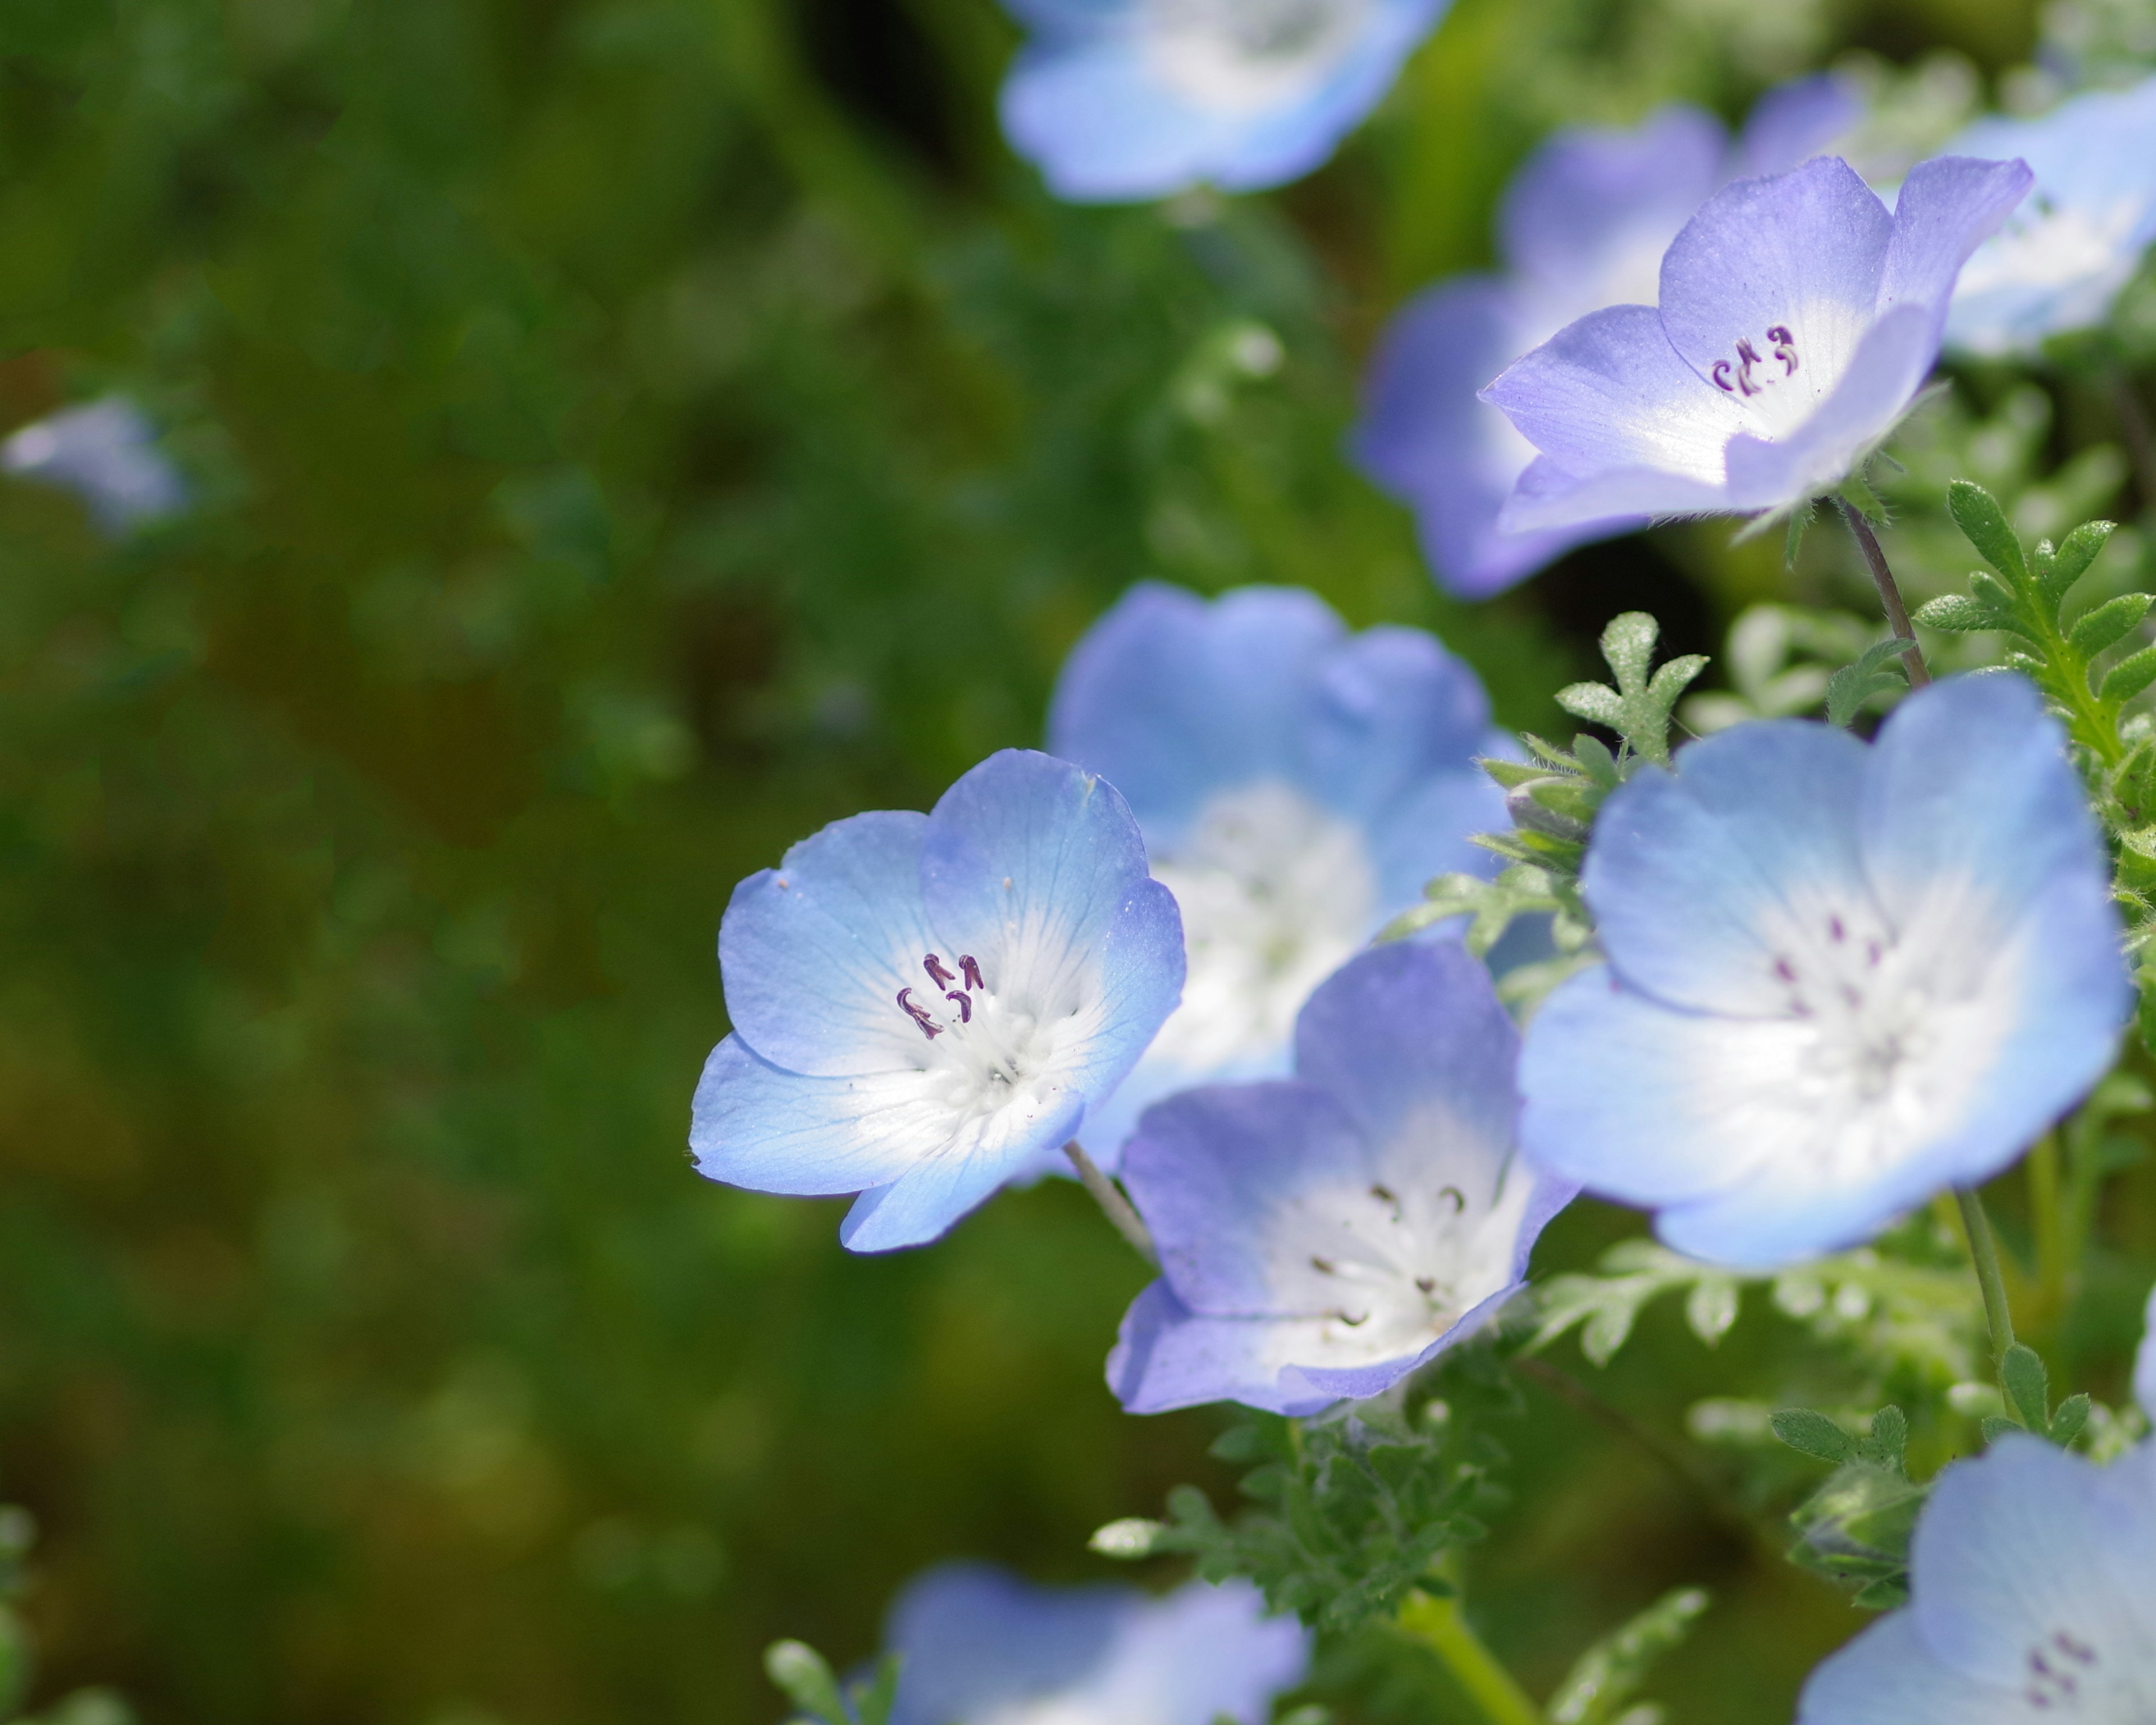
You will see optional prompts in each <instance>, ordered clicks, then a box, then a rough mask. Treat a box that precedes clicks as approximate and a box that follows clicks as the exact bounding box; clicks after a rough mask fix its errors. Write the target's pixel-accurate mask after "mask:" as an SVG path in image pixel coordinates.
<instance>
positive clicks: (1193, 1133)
mask: <svg viewBox="0 0 2156 1725" xmlns="http://www.w3.org/2000/svg"><path fill="white" fill-rule="evenodd" d="M1368 1158H1369V1147H1368V1146H1367V1145H1365V1144H1364V1143H1363V1141H1362V1140H1361V1139H1360V1138H1359V1137H1358V1136H1357V1134H1356V1132H1355V1128H1354V1125H1353V1122H1352V1121H1350V1119H1349V1118H1348V1117H1347V1114H1346V1113H1345V1112H1344V1111H1342V1106H1341V1105H1340V1103H1339V1102H1338V1101H1337V1100H1336V1099H1335V1098H1334V1097H1333V1096H1331V1095H1329V1094H1328V1093H1327V1091H1323V1090H1321V1089H1319V1088H1318V1087H1317V1086H1316V1085H1312V1084H1306V1083H1301V1082H1297V1081H1293V1080H1276V1081H1272V1082H1270V1083H1260V1084H1239V1085H1217V1086H1209V1087H1207V1088H1205V1089H1203V1090H1193V1091H1184V1092H1183V1094H1182V1095H1180V1096H1172V1097H1170V1098H1169V1099H1168V1101H1164V1102H1161V1103H1159V1104H1158V1105H1156V1106H1153V1107H1152V1108H1149V1109H1147V1111H1146V1114H1145V1117H1144V1118H1143V1119H1142V1120H1141V1121H1140V1122H1139V1123H1138V1129H1137V1134H1136V1135H1135V1136H1134V1137H1132V1139H1131V1140H1130V1142H1128V1143H1127V1144H1126V1145H1125V1146H1124V1147H1123V1163H1122V1178H1123V1183H1124V1185H1125V1186H1126V1187H1127V1189H1128V1190H1129V1192H1130V1194H1131V1200H1132V1203H1134V1204H1136V1205H1137V1209H1138V1213H1139V1214H1141V1215H1142V1216H1143V1217H1144V1218H1145V1221H1146V1226H1147V1228H1148V1229H1150V1230H1152V1237H1153V1244H1154V1245H1155V1246H1156V1247H1158V1249H1159V1252H1160V1265H1161V1273H1162V1275H1163V1277H1164V1278H1165V1279H1166V1280H1167V1281H1168V1284H1169V1286H1171V1287H1172V1288H1173V1290H1174V1291H1175V1294H1176V1296H1177V1297H1178V1299H1179V1300H1181V1301H1183V1303H1184V1304H1186V1305H1188V1307H1191V1308H1192V1309H1193V1311H1197V1312H1204V1313H1207V1314H1209V1315H1211V1316H1214V1317H1224V1316H1239V1315H1253V1314H1255V1315H1260V1316H1262V1315H1265V1314H1269V1313H1271V1312H1276V1311H1277V1310H1279V1309H1280V1307H1281V1275H1282V1273H1283V1272H1282V1266H1280V1265H1277V1264H1276V1263H1275V1262H1273V1260H1272V1259H1271V1257H1270V1255H1269V1250H1268V1248H1269V1247H1270V1245H1271V1240H1270V1234H1271V1232H1272V1230H1271V1225H1270V1224H1271V1223H1272V1219H1273V1218H1274V1216H1275V1214H1276V1211H1277V1210H1278V1209H1280V1208H1281V1207H1282V1206H1283V1205H1286V1204H1292V1203H1293V1202H1294V1201H1295V1199H1296V1197H1297V1196H1298V1195H1299V1194H1301V1192H1302V1191H1304V1190H1305V1189H1308V1188H1312V1187H1318V1186H1327V1185H1354V1186H1359V1185H1360V1184H1362V1183H1365V1182H1366V1180H1367V1178H1368V1176H1367V1174H1366V1173H1365V1172H1364V1171H1365V1169H1366V1168H1367V1167H1368ZM1288 1268H1290V1269H1291V1270H1292V1269H1300V1268H1301V1266H1288Z"/></svg>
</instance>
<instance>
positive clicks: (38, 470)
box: [0, 395, 187, 538]
mask: <svg viewBox="0 0 2156 1725" xmlns="http://www.w3.org/2000/svg"><path fill="white" fill-rule="evenodd" d="M0 468H5V469H6V470H7V471H8V472H9V473H12V474H14V475H18V476H19V477H21V478H23V479H28V480H38V481H40V482H41V483H44V484H46V485H59V486H62V487H64V489H66V490H70V491H73V492H74V494H75V495H77V496H78V497H80V498H81V499H82V501H83V502H84V503H85V505H87V506H89V509H90V516H91V518H92V519H93V520H95V521H96V523H97V525H98V526H99V527H100V529H101V530H102V531H104V532H105V533H106V534H108V535H110V536H112V537H114V538H119V537H121V536H124V535H126V534H127V533H129V532H131V531H133V530H134V529H135V528H136V527H138V526H143V525H144V524H146V523H147V522H150V521H158V520H161V519H162V518H163V517H165V516H170V515H173V514H176V513H177V512H178V511H179V510H180V509H181V508H182V506H184V505H185V504H186V502H187V487H186V485H184V484H183V483H182V480H181V478H180V475H179V470H178V469H177V468H176V467H175V466H174V465H172V458H171V457H170V456H168V455H167V454H165V453H164V451H163V450H162V449H159V448H158V447H157V432H156V429H154V428H153V427H152V426H151V424H150V422H149V421H148V420H147V419H146V418H144V417H143V414H142V411H141V408H137V407H136V405H135V404H134V403H132V402H131V401H129V400H127V399H126V398H125V397H123V396H117V395H109V396H106V397H105V398H102V399H101V400H98V401H94V402H86V403H84V404H83V405H82V406H80V407H74V408H63V409H62V410H61V411H60V412H59V413H54V414H51V415H49V417H47V418H43V419H39V420H37V421H35V422H34V423H33V424H28V425H25V426H23V428H22V429H20V430H19V431H17V432H14V433H13V434H11V435H10V436H9V437H8V440H7V441H6V442H5V443H4V444H0Z"/></svg>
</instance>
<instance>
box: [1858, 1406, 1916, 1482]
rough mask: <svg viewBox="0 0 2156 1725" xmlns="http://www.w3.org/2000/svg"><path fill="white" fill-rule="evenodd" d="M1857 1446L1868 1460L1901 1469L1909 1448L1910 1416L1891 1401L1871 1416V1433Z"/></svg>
mask: <svg viewBox="0 0 2156 1725" xmlns="http://www.w3.org/2000/svg"><path fill="white" fill-rule="evenodd" d="M1857 1448H1858V1450H1860V1451H1861V1453H1862V1455H1864V1457H1865V1459H1866V1461H1873V1462H1876V1463H1877V1464H1878V1465H1879V1466H1881V1467H1887V1468H1892V1469H1893V1470H1894V1471H1897V1472H1899V1471H1902V1466H1903V1457H1904V1456H1905V1455H1907V1452H1908V1448H1909V1416H1908V1415H1907V1414H1904V1413H1903V1412H1902V1410H1901V1409H1899V1408H1897V1407H1895V1406H1894V1405H1893V1404H1892V1403H1889V1404H1887V1405H1886V1407H1883V1408H1881V1409H1880V1410H1879V1411H1878V1412H1877V1413H1876V1414H1873V1415H1872V1416H1871V1436H1869V1437H1867V1438H1866V1439H1865V1440H1864V1441H1863V1442H1862V1443H1861V1444H1859V1445H1857Z"/></svg>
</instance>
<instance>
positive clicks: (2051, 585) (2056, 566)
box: [2038, 521, 2118, 605]
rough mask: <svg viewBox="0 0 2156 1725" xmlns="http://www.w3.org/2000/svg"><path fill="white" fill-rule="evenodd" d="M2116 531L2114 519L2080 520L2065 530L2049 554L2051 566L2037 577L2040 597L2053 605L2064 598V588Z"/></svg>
mask: <svg viewBox="0 0 2156 1725" xmlns="http://www.w3.org/2000/svg"><path fill="white" fill-rule="evenodd" d="M2117 531H2118V524H2117V522H2116V521H2084V522H2083V523H2082V525H2081V526H2078V527H2076V528H2075V529H2074V530H2073V531H2072V532H2071V533H2069V534H2067V535H2066V539H2065V541H2064V542H2062V543H2061V545H2060V547H2059V548H2058V549H2057V550H2056V552H2053V553H2052V554H2051V567H2050V569H2049V570H2047V571H2046V572H2044V573H2043V574H2042V575H2041V576H2040V578H2039V580H2038V586H2039V588H2040V589H2041V591H2042V593H2043V594H2044V597H2045V598H2046V599H2048V600H2050V601H2051V603H2053V604H2054V605H2056V604H2057V603H2058V602H2059V601H2060V600H2061V599H2063V598H2066V592H2067V589H2068V588H2071V587H2072V586H2073V584H2074V583H2076V581H2078V580H2080V579H2081V578H2082V576H2084V575H2086V574H2087V572H2088V568H2089V565H2090V564H2092V563H2093V562H2095V561H2096V560H2097V554H2098V553H2099V552H2102V549H2103V548H2104V547H2105V546H2106V545H2107V544H2108V543H2109V542H2110V540H2111V536H2112V534H2113V533H2115V532H2117Z"/></svg>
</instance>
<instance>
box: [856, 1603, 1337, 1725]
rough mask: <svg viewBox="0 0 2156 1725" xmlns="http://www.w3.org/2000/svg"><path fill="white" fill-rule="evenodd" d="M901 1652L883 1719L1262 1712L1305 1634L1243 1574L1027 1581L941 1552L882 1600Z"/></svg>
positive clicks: (1301, 1649) (1239, 1721) (971, 1724)
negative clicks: (1271, 1609) (1089, 1583)
mask: <svg viewBox="0 0 2156 1725" xmlns="http://www.w3.org/2000/svg"><path fill="white" fill-rule="evenodd" d="M885 1645H886V1646H887V1647H888V1648H889V1649H890V1651H892V1652H894V1653H896V1654H898V1655H899V1656H901V1659H902V1660H903V1661H904V1663H903V1665H902V1666H901V1670H900V1674H899V1680H898V1697H897V1703H896V1706H895V1707H894V1708H893V1709H892V1712H891V1725H1217V1722H1219V1721H1220V1720H1222V1719H1229V1720H1232V1721H1234V1722H1235V1725H1264V1722H1265V1720H1266V1719H1268V1718H1269V1717H1271V1712H1272V1702H1273V1698H1274V1697H1276V1695H1278V1694H1280V1693H1281V1692H1282V1691H1284V1690H1287V1689H1292V1688H1293V1687H1295V1686H1296V1685H1297V1684H1299V1683H1300V1682H1301V1681H1302V1680H1303V1676H1304V1674H1305V1673H1306V1671H1308V1669H1309V1666H1310V1637H1309V1635H1308V1634H1307V1632H1306V1631H1305V1630H1304V1629H1303V1628H1302V1626H1301V1625H1300V1624H1299V1623H1297V1622H1296V1620H1294V1619H1293V1618H1291V1617H1268V1616H1266V1615H1265V1602H1264V1600H1263V1599H1260V1596H1259V1594H1258V1590H1257V1589H1255V1588H1254V1587H1252V1586H1251V1585H1250V1583H1248V1582H1246V1581H1231V1582H1229V1583H1227V1584H1224V1585H1223V1586H1219V1587H1214V1586H1211V1585H1209V1584H1206V1583H1204V1582H1202V1581H1193V1582H1191V1583H1189V1584H1187V1585H1186V1586H1183V1587H1182V1588H1179V1589H1177V1590H1176V1591H1175V1592H1174V1593H1172V1594H1168V1595H1167V1596H1166V1597H1164V1598H1159V1599H1156V1598H1152V1597H1151V1596H1149V1595H1147V1594H1142V1593H1140V1592H1139V1591H1138V1590H1137V1589H1136V1588H1131V1587H1075V1588H1041V1587H1034V1586H1031V1585H1029V1584H1027V1583H1025V1582H1024V1581H1021V1580H1019V1579H1018V1578H1017V1577H1015V1576H1014V1575H1010V1574H1006V1573H1005V1572H1004V1571H1003V1570H1000V1569H995V1568H989V1567H988V1565H986V1564H984V1563H947V1564H944V1565H942V1567H940V1568H935V1569H931V1570H930V1571H928V1572H927V1574H924V1575H922V1576H920V1577H919V1578H917V1579H916V1580H915V1581H914V1582H912V1584H911V1585H909V1586H908V1587H907V1588H906V1591H905V1592H904V1593H902V1594H900V1595H899V1597H898V1599H897V1600H896V1602H895V1603H894V1604H893V1605H892V1607H891V1618H890V1621H889V1623H888V1625H886V1627H885Z"/></svg>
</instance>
